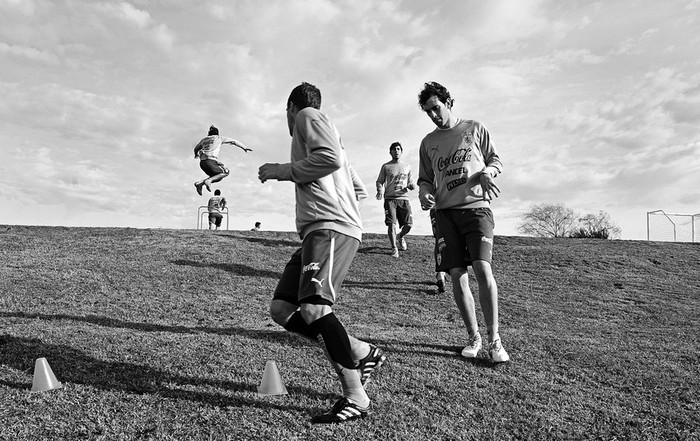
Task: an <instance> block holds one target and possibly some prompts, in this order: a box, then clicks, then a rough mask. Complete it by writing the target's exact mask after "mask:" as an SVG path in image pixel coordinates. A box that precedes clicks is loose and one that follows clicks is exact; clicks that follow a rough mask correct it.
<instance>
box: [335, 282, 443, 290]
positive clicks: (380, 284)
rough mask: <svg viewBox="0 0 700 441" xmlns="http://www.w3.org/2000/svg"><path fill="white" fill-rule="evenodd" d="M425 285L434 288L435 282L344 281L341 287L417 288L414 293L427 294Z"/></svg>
mask: <svg viewBox="0 0 700 441" xmlns="http://www.w3.org/2000/svg"><path fill="white" fill-rule="evenodd" d="M425 285H429V286H435V281H433V280H427V281H425V280H424V281H412V282H400V281H398V280H387V281H378V282H359V281H354V280H346V281H344V282H343V287H347V288H364V289H381V290H387V291H391V290H394V289H397V288H401V287H406V288H409V287H418V288H415V291H419V292H425V293H428V292H429V290H426V289H425Z"/></svg>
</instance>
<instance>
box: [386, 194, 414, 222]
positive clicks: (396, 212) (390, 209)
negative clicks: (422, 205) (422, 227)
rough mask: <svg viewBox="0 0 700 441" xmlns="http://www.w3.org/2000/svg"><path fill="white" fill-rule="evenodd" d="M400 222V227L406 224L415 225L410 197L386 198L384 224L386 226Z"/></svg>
mask: <svg viewBox="0 0 700 441" xmlns="http://www.w3.org/2000/svg"><path fill="white" fill-rule="evenodd" d="M396 222H398V223H399V228H401V227H403V226H404V225H408V226H409V227H410V226H412V225H413V215H412V213H411V204H410V203H409V202H408V199H384V224H385V225H386V226H389V225H394V224H395V223H396Z"/></svg>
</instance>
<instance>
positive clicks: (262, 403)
mask: <svg viewBox="0 0 700 441" xmlns="http://www.w3.org/2000/svg"><path fill="white" fill-rule="evenodd" d="M0 342H1V344H2V346H1V348H2V350H1V351H0V364H3V365H5V366H8V367H11V368H14V369H16V370H18V371H31V367H32V366H33V365H34V362H35V359H36V358H38V357H45V358H46V359H47V360H48V361H49V363H50V364H51V368H52V370H53V372H54V374H55V375H56V378H58V380H59V381H61V382H62V383H63V384H64V386H66V384H67V383H73V384H83V385H88V386H91V387H94V388H97V389H101V390H112V391H124V392H128V393H134V394H155V393H157V394H158V395H159V396H164V397H169V398H176V399H184V400H189V401H193V402H199V403H203V404H207V405H211V406H228V407H257V408H264V409H269V408H275V409H280V410H287V411H290V410H292V411H301V412H306V413H309V412H311V411H312V410H313V409H312V408H307V407H301V406H295V405H293V404H291V403H289V402H271V401H269V400H266V399H264V398H261V399H255V398H251V397H250V391H255V390H257V384H252V383H246V382H237V381H228V380H218V379H211V378H200V377H194V376H186V375H180V374H176V373H173V372H170V371H168V370H161V369H156V368H153V367H151V366H148V365H141V364H134V363H126V362H120V361H106V360H100V359H98V358H95V357H92V356H90V355H88V354H86V353H84V352H82V351H79V350H77V349H74V348H72V347H70V346H66V345H54V344H48V343H44V342H42V341H41V340H39V339H33V338H18V337H13V336H7V335H5V336H0ZM234 368H235V367H234ZM3 384H5V385H7V386H10V387H15V388H18V389H24V388H30V387H31V384H21V383H12V382H3ZM183 386H188V387H187V388H184V387H183ZM212 388H218V389H222V390H225V391H226V393H223V392H222V393H216V392H211V390H212ZM287 390H288V391H289V392H290V393H296V394H305V395H309V396H313V397H318V398H323V397H325V395H326V394H323V393H321V392H319V391H314V390H311V389H308V388H303V387H298V386H287ZM231 392H233V395H231Z"/></svg>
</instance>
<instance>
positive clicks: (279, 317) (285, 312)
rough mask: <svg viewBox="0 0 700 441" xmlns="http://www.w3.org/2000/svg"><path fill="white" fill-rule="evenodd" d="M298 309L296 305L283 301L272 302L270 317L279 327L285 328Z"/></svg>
mask: <svg viewBox="0 0 700 441" xmlns="http://www.w3.org/2000/svg"><path fill="white" fill-rule="evenodd" d="M297 309H298V308H297V306H296V305H293V304H291V303H288V302H285V301H283V300H272V302H270V317H271V318H272V320H273V321H274V322H275V323H277V324H278V325H281V326H284V325H285V324H286V323H287V321H289V317H291V316H292V314H294V312H295V311H296V310H297Z"/></svg>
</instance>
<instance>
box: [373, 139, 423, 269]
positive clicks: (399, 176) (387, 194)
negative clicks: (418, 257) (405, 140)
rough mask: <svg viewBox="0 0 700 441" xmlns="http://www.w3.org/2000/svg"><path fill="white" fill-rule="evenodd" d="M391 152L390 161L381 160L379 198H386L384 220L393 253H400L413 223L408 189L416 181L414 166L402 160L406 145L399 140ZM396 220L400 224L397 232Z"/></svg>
mask: <svg viewBox="0 0 700 441" xmlns="http://www.w3.org/2000/svg"><path fill="white" fill-rule="evenodd" d="M389 154H390V155H391V161H389V162H387V163H385V164H382V168H381V169H380V170H379V176H377V200H378V201H381V200H382V198H384V223H385V224H386V226H387V228H388V231H387V235H388V236H389V243H390V244H391V255H392V256H393V257H399V250H401V251H405V250H406V248H407V246H406V239H404V236H406V235H407V234H408V232H409V231H411V227H412V226H413V216H412V213H411V204H410V203H409V201H408V192H409V191H410V190H413V189H414V188H415V185H414V184H413V178H412V177H411V166H410V165H409V164H408V163H407V162H404V161H401V155H402V154H403V147H401V144H400V143H399V142H394V143H392V144H391V146H390V147H389ZM396 224H398V226H399V232H398V234H397V233H396Z"/></svg>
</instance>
